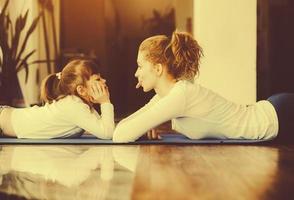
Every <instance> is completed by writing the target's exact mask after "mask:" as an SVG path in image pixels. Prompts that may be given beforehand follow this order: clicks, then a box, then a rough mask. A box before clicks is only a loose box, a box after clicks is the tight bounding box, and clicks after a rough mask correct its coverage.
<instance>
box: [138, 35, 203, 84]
mask: <svg viewBox="0 0 294 200" xmlns="http://www.w3.org/2000/svg"><path fill="white" fill-rule="evenodd" d="M139 51H140V52H143V53H145V58H146V59H147V60H149V61H150V62H152V63H153V64H157V63H160V64H163V65H165V66H166V67H167V70H168V72H169V74H171V75H172V76H173V77H174V78H175V79H178V80H193V79H194V77H195V76H196V75H197V74H198V73H199V63H200V58H201V57H202V56H203V52H202V48H201V47H200V46H199V44H198V42H197V41H196V40H195V39H193V37H192V36H191V35H190V34H189V33H186V32H173V34H172V36H171V38H169V37H167V36H166V35H156V36H153V37H150V38H147V39H146V40H144V41H143V42H142V43H141V45H140V47H139Z"/></svg>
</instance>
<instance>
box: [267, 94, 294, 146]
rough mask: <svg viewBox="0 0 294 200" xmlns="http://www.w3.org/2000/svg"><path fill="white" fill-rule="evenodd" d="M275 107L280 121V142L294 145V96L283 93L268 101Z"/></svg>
mask: <svg viewBox="0 0 294 200" xmlns="http://www.w3.org/2000/svg"><path fill="white" fill-rule="evenodd" d="M267 100H268V101H269V102H271V104H272V105H273V106H274V107H275V110H276V112H277V115H278V121H279V133H278V136H277V139H276V140H277V141H278V142H283V143H294V94H293V93H281V94H276V95H273V96H271V97H269V98H268V99H267Z"/></svg>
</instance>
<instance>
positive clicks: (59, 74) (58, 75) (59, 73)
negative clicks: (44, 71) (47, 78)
mask: <svg viewBox="0 0 294 200" xmlns="http://www.w3.org/2000/svg"><path fill="white" fill-rule="evenodd" d="M56 76H57V78H58V79H59V80H60V79H61V72H58V73H56Z"/></svg>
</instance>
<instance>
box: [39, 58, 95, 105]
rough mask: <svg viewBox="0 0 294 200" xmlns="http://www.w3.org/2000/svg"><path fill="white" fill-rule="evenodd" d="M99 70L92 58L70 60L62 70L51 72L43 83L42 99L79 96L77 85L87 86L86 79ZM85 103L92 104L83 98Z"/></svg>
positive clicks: (51, 100)
mask: <svg viewBox="0 0 294 200" xmlns="http://www.w3.org/2000/svg"><path fill="white" fill-rule="evenodd" d="M96 70H97V65H96V64H95V63H94V62H93V61H91V60H83V59H75V60H72V61H70V62H69V63H68V64H67V65H66V66H65V67H64V68H63V70H62V71H61V72H59V73H53V74H49V75H48V76H47V77H46V78H45V79H44V80H43V81H42V85H41V100H42V101H43V102H44V103H46V102H48V103H51V102H53V101H54V100H59V99H62V98H63V97H65V96H67V95H76V96H79V94H78V92H77V86H79V85H82V86H86V81H87V80H89V79H90V76H91V75H92V74H93V73H95V72H96ZM83 100H84V101H85V103H87V104H89V105H91V103H90V102H87V101H86V100H85V99H83Z"/></svg>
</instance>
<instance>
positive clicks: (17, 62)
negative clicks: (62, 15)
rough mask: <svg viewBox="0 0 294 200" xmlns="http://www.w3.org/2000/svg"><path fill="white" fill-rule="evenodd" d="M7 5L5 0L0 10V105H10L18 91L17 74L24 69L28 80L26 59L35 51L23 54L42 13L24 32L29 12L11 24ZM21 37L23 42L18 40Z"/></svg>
mask: <svg viewBox="0 0 294 200" xmlns="http://www.w3.org/2000/svg"><path fill="white" fill-rule="evenodd" d="M8 4H9V0H6V2H5V3H4V7H3V8H2V10H0V91H1V92H0V98H1V101H2V103H5V104H7V105H12V100H13V98H14V96H15V94H16V93H17V90H18V89H19V82H18V77H17V73H18V72H19V71H20V70H22V69H24V70H25V81H26V82H27V80H28V75H29V69H28V67H29V64H28V59H29V58H30V57H31V56H32V55H33V54H34V53H35V51H36V50H35V49H34V50H31V51H30V52H28V53H25V49H26V46H27V42H28V40H29V38H30V36H31V34H32V33H33V32H34V30H35V29H36V27H37V24H38V21H39V19H40V17H41V16H42V13H40V14H39V15H38V16H37V17H36V18H34V20H33V21H32V23H31V24H29V27H28V29H27V30H25V29H24V28H25V26H26V25H27V24H28V23H27V17H28V13H29V11H28V10H27V11H26V12H25V13H24V14H20V15H18V16H17V17H16V20H15V22H12V20H11V18H10V15H9V13H8V11H7V7H8ZM21 37H23V40H21V39H20V38H21ZM1 53H2V56H1Z"/></svg>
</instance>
